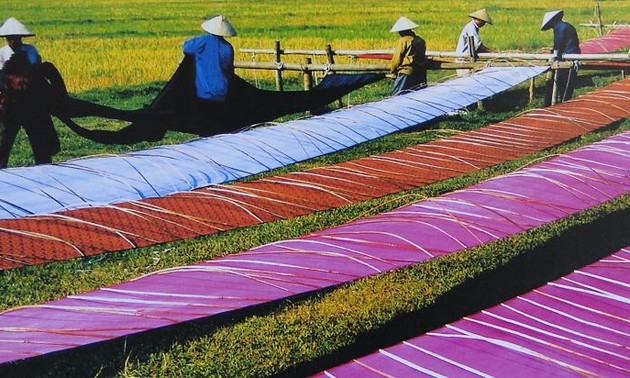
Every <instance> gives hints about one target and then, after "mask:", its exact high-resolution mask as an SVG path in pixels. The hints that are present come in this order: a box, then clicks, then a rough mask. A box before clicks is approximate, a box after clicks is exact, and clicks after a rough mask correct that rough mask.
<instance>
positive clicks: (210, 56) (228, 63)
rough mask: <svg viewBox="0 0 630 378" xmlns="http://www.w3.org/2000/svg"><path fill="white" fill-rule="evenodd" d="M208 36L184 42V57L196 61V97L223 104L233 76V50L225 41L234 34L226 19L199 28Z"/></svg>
mask: <svg viewBox="0 0 630 378" xmlns="http://www.w3.org/2000/svg"><path fill="white" fill-rule="evenodd" d="M201 28H202V29H203V30H205V31H206V32H208V34H206V35H204V36H201V37H196V38H193V39H189V40H187V41H186V42H184V47H183V50H184V54H189V55H192V56H194V58H195V88H196V91H197V97H199V98H200V99H203V100H209V101H218V102H223V101H225V99H226V97H227V93H228V84H229V81H230V78H231V76H233V75H234V48H233V47H232V45H231V44H230V43H229V42H228V41H226V40H225V37H233V36H235V35H236V30H235V29H234V27H233V26H232V24H231V23H230V21H228V19H227V18H226V17H225V16H216V17H213V18H211V19H209V20H207V21H205V22H204V23H202V24H201Z"/></svg>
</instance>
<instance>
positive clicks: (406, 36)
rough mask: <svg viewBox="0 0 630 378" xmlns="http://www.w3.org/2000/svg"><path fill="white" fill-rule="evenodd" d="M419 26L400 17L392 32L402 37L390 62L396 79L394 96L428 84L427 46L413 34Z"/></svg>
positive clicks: (393, 90)
mask: <svg viewBox="0 0 630 378" xmlns="http://www.w3.org/2000/svg"><path fill="white" fill-rule="evenodd" d="M418 26H419V25H418V24H416V23H415V22H413V21H411V20H410V19H408V18H407V17H400V18H399V19H398V21H396V23H395V24H394V26H392V28H391V30H390V32H391V33H396V32H397V33H398V34H399V35H400V39H399V40H398V43H397V44H396V48H395V50H394V54H393V55H392V59H391V61H390V72H391V73H392V74H394V75H395V77H396V79H395V80H394V85H393V87H392V92H391V93H392V95H396V94H398V93H400V92H401V91H403V90H407V89H410V88H414V87H424V86H426V84H427V69H426V51H427V45H426V43H425V41H424V39H422V38H420V37H419V36H417V35H416V33H414V32H413V29H415V28H417V27H418Z"/></svg>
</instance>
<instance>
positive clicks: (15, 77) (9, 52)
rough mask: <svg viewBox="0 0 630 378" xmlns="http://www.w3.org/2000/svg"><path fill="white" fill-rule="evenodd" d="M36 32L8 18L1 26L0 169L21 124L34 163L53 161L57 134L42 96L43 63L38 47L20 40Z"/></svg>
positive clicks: (58, 147) (57, 140)
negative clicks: (2, 40)
mask: <svg viewBox="0 0 630 378" xmlns="http://www.w3.org/2000/svg"><path fill="white" fill-rule="evenodd" d="M34 35H35V34H34V33H33V32H31V31H30V30H29V29H27V28H26V26H24V25H23V24H22V23H21V22H20V21H18V20H17V19H15V18H13V17H11V18H9V19H7V20H6V21H5V22H4V24H3V25H2V26H1V27H0V36H1V37H5V39H6V42H7V45H6V46H4V47H2V48H0V97H1V100H0V102H1V104H0V121H1V124H0V168H6V167H7V165H8V160H9V154H10V153H11V149H12V147H13V143H14V142H15V138H16V136H17V134H18V132H19V131H20V128H21V127H24V130H25V131H26V135H27V136H28V139H29V142H30V144H31V148H32V150H33V156H34V159H35V164H47V163H51V162H52V156H53V155H54V154H56V153H58V152H59V151H60V150H61V148H60V143H59V136H58V135H57V131H56V130H55V127H54V125H53V123H52V119H51V117H50V114H49V104H47V102H46V100H45V98H46V96H45V95H44V93H43V92H44V91H45V85H44V80H45V73H44V71H45V67H47V66H45V65H44V64H42V60H41V57H40V55H39V53H38V52H37V49H36V48H35V47H34V46H32V45H29V44H25V43H23V42H22V38H23V37H28V36H34Z"/></svg>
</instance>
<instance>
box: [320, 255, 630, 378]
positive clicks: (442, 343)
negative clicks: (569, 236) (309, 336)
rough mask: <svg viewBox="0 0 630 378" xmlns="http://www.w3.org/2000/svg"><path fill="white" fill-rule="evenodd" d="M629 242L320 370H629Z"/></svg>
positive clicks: (598, 373)
mask: <svg viewBox="0 0 630 378" xmlns="http://www.w3.org/2000/svg"><path fill="white" fill-rule="evenodd" d="M629 313H630V247H626V248H625V249H622V250H621V251H618V252H616V253H614V254H613V255H611V256H608V257H606V258H604V259H602V260H600V261H598V262H596V263H594V264H591V265H589V266H586V267H584V268H581V269H579V270H577V271H575V272H573V273H571V274H569V275H567V276H565V277H563V278H561V279H558V280H556V281H554V282H551V283H549V284H547V285H545V286H543V287H540V288H538V289H536V290H533V291H531V292H529V293H527V294H525V295H522V296H519V297H516V298H513V299H511V300H509V301H507V302H504V303H502V304H500V305H497V306H495V307H492V308H490V309H487V310H484V311H482V312H479V313H477V314H474V315H472V316H469V317H465V318H463V319H461V320H458V321H456V322H454V323H451V324H448V325H446V326H444V327H442V328H439V329H437V330H435V331H432V332H428V333H426V334H424V335H421V336H418V337H416V338H413V339H410V340H407V341H404V342H402V343H400V344H397V345H395V346H392V347H389V348H386V349H383V350H379V351H377V352H374V353H372V354H370V355H368V356H365V357H361V358H357V359H355V360H353V361H351V362H348V363H346V364H344V365H340V366H337V367H335V368H332V369H329V370H327V371H325V372H321V373H319V374H316V375H315V376H316V377H357V376H361V377H370V376H375V377H376V376H378V377H383V376H401V377H402V376H405V377H411V376H423V375H425V374H430V375H433V376H436V377H437V376H449V377H466V376H476V377H478V376H482V377H490V376H510V377H532V376H592V377H628V376H629V375H630V353H629V350H630V320H629V318H628V314H629Z"/></svg>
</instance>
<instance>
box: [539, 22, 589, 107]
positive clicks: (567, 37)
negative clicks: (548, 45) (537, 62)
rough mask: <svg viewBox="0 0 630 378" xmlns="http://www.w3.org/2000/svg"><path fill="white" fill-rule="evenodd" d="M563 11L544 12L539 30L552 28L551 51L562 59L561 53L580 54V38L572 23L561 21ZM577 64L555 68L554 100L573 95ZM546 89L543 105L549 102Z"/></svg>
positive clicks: (568, 97)
mask: <svg viewBox="0 0 630 378" xmlns="http://www.w3.org/2000/svg"><path fill="white" fill-rule="evenodd" d="M563 16H564V11H562V10H555V11H551V12H547V13H545V15H544V17H543V22H542V25H541V26H540V30H543V31H544V30H549V29H553V51H554V52H555V53H556V54H557V56H558V57H559V58H560V59H562V55H563V54H580V53H581V51H580V39H579V38H578V34H577V31H576V30H575V27H573V25H571V24H569V23H568V22H565V21H563V19H562V18H563ZM577 71H578V66H577V65H576V64H574V65H573V66H572V67H571V68H563V69H558V70H556V99H555V100H556V102H563V101H566V100H569V99H570V98H571V97H572V96H573V90H574V89H575V83H576V80H577ZM549 92H550V90H549V89H548V90H547V94H546V96H545V105H550V104H551V98H552V94H551V93H549Z"/></svg>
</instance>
